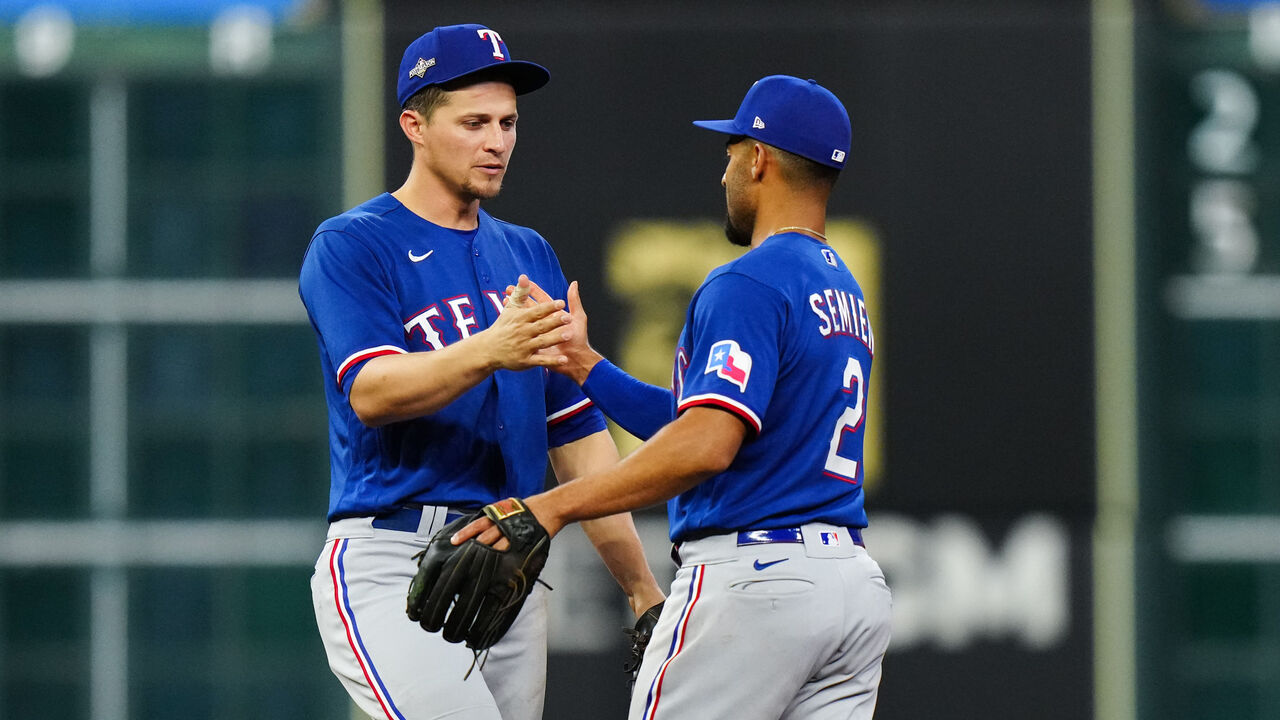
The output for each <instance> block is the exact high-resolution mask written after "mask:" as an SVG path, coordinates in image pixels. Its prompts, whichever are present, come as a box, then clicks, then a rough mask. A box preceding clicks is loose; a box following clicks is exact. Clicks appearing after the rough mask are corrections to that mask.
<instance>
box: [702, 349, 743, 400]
mask: <svg viewBox="0 0 1280 720" xmlns="http://www.w3.org/2000/svg"><path fill="white" fill-rule="evenodd" d="M707 373H715V374H716V376H717V377H721V378H724V379H725V380H728V381H729V382H731V383H733V384H734V385H737V386H738V389H739V390H741V391H742V392H746V391H747V379H748V378H750V377H751V356H750V355H748V354H747V352H746V351H745V350H743V349H742V348H740V347H738V343H737V342H736V341H734V340H721V341H720V342H718V343H716V344H715V345H712V346H711V354H710V355H709V356H708V357H707V369H706V370H705V371H703V373H702V374H703V375H706V374H707Z"/></svg>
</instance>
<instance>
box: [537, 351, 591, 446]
mask: <svg viewBox="0 0 1280 720" xmlns="http://www.w3.org/2000/svg"><path fill="white" fill-rule="evenodd" d="M543 372H545V373H547V447H560V446H561V445H567V444H569V443H571V442H573V441H574V440H579V439H581V438H584V437H586V436H588V435H592V434H594V433H598V432H600V431H601V430H604V429H605V428H606V427H607V425H605V421H604V416H603V415H601V414H600V410H599V409H597V408H596V407H595V405H594V404H593V403H592V402H591V400H590V399H589V398H588V397H587V396H586V395H583V394H582V391H581V390H580V389H579V388H578V384H577V383H575V382H573V381H572V380H570V379H569V378H567V377H565V376H563V375H560V374H558V373H553V372H551V371H549V370H544V371H543Z"/></svg>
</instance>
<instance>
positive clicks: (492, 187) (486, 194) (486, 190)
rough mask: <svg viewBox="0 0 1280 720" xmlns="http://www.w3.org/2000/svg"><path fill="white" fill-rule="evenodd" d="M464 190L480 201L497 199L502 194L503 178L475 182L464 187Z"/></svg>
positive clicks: (490, 178)
mask: <svg viewBox="0 0 1280 720" xmlns="http://www.w3.org/2000/svg"><path fill="white" fill-rule="evenodd" d="M462 189H463V190H465V191H466V192H467V193H468V194H469V195H471V197H474V198H476V199H478V200H488V199H490V198H495V197H498V193H500V192H502V176H498V177H489V178H484V179H483V180H473V181H470V182H468V183H466V184H465V185H463V187H462Z"/></svg>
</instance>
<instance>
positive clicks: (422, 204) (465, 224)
mask: <svg viewBox="0 0 1280 720" xmlns="http://www.w3.org/2000/svg"><path fill="white" fill-rule="evenodd" d="M423 177H424V176H423V175H421V174H418V173H410V174H409V178H408V179H407V180H405V182H404V185H401V186H400V188H399V189H398V190H395V191H393V192H392V193H391V195H392V197H394V198H395V199H396V200H399V201H400V204H401V205H404V206H405V207H406V208H408V209H409V211H410V212H412V213H413V214H414V215H417V216H418V217H420V218H422V219H424V220H427V221H429V222H432V223H435V224H436V225H439V226H440V227H447V228H453V229H455V230H474V229H476V225H477V224H478V222H479V216H480V200H479V199H478V198H472V199H467V198H460V197H458V196H457V195H456V194H455V193H451V192H448V191H447V190H446V189H445V188H443V187H433V184H432V183H430V182H426V181H424V179H423Z"/></svg>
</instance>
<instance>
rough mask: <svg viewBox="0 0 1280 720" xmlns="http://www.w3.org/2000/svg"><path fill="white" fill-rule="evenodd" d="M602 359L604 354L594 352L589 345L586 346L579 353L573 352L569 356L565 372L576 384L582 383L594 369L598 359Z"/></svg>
mask: <svg viewBox="0 0 1280 720" xmlns="http://www.w3.org/2000/svg"><path fill="white" fill-rule="evenodd" d="M601 360H604V356H603V355H601V354H600V353H598V352H596V351H595V350H594V349H592V348H591V347H587V348H586V349H585V350H583V351H582V352H580V353H575V354H574V355H571V356H570V357H569V363H568V366H567V371H566V374H568V376H569V378H570V379H571V380H573V381H574V382H576V383H578V385H582V384H583V383H585V382H586V381H587V376H588V375H590V374H591V371H592V370H594V369H595V367H596V366H597V365H599V364H600V361H601Z"/></svg>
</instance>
